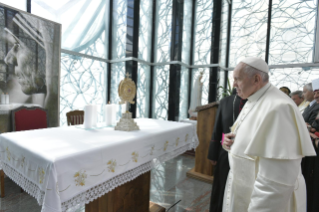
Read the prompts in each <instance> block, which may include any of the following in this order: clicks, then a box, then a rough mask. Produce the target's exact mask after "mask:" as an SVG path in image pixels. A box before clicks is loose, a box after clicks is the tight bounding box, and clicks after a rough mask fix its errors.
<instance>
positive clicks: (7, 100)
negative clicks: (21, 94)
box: [6, 94, 9, 105]
mask: <svg viewBox="0 0 319 212" xmlns="http://www.w3.org/2000/svg"><path fill="white" fill-rule="evenodd" d="M6 104H7V105H8V104H9V94H6Z"/></svg>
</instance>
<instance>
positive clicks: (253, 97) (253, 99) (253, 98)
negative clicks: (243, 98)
mask: <svg viewBox="0 0 319 212" xmlns="http://www.w3.org/2000/svg"><path fill="white" fill-rule="evenodd" d="M270 85H271V84H270V83H269V82H268V83H267V84H266V85H264V86H263V87H262V88H260V89H259V90H258V91H256V92H255V93H254V94H253V95H251V96H249V97H248V98H247V99H248V101H249V102H256V101H257V100H258V99H259V98H260V97H261V96H262V95H263V94H264V93H265V92H266V90H267V89H268V88H269V87H270Z"/></svg>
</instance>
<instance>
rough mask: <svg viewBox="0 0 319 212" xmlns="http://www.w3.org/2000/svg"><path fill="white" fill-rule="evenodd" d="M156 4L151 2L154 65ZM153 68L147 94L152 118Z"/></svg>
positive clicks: (149, 115) (153, 57) (152, 58)
mask: <svg viewBox="0 0 319 212" xmlns="http://www.w3.org/2000/svg"><path fill="white" fill-rule="evenodd" d="M156 2H157V0H153V8H152V10H153V11H152V12H153V13H152V14H153V16H152V33H151V34H152V35H151V36H152V38H151V39H152V42H151V63H154V60H155V51H156V50H155V32H156V30H155V25H156ZM154 69H155V67H154V66H151V67H150V72H151V73H150V79H149V80H150V93H149V113H148V117H149V118H152V116H153V90H154V71H155V70H154Z"/></svg>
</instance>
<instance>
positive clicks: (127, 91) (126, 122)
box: [114, 73, 140, 131]
mask: <svg viewBox="0 0 319 212" xmlns="http://www.w3.org/2000/svg"><path fill="white" fill-rule="evenodd" d="M125 76H126V77H125V78H124V80H122V81H121V82H120V84H119V87H118V93H119V97H120V99H121V101H120V102H119V103H120V104H124V103H126V112H125V113H123V114H122V118H121V119H120V121H119V122H118V123H117V124H116V126H115V128H114V129H115V130H121V131H132V130H139V129H140V128H139V127H138V126H137V124H136V123H135V122H134V120H133V119H132V113H130V112H129V111H128V110H129V104H130V103H131V104H134V103H135V102H134V101H133V99H134V98H135V95H136V86H135V83H134V81H133V80H132V79H131V78H130V74H129V73H126V75H125Z"/></svg>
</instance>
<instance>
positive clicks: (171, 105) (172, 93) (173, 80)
mask: <svg viewBox="0 0 319 212" xmlns="http://www.w3.org/2000/svg"><path fill="white" fill-rule="evenodd" d="M183 9H184V3H183V2H182V1H181V2H179V1H178V0H173V12H172V34H171V49H170V52H171V55H170V58H171V61H172V60H177V61H181V55H182V51H181V49H182V48H181V47H182V42H183V36H182V34H183V33H182V32H183V21H182V20H183ZM177 23H178V26H177ZM177 30H178V31H177ZM177 34H178V38H177ZM176 39H177V40H176ZM169 75H170V77H169V85H168V86H169V88H168V90H169V92H168V120H171V121H176V119H178V117H179V102H180V84H181V83H180V81H181V65H180V64H176V65H175V64H174V65H170V69H169Z"/></svg>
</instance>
